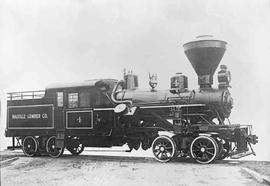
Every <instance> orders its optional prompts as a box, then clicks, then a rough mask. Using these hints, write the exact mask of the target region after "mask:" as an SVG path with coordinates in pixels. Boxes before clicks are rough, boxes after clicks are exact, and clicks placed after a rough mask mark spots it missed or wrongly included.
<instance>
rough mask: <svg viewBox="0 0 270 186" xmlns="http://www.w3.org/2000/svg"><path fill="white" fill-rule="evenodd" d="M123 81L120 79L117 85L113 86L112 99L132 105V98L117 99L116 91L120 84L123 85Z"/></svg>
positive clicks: (118, 102)
mask: <svg viewBox="0 0 270 186" xmlns="http://www.w3.org/2000/svg"><path fill="white" fill-rule="evenodd" d="M123 83H124V81H123V80H120V81H118V82H117V83H116V85H115V86H114V88H113V91H112V94H111V100H112V101H113V102H114V103H115V104H122V103H124V104H129V106H130V105H132V101H131V100H117V99H116V98H115V93H116V91H117V89H118V87H119V86H120V85H123Z"/></svg>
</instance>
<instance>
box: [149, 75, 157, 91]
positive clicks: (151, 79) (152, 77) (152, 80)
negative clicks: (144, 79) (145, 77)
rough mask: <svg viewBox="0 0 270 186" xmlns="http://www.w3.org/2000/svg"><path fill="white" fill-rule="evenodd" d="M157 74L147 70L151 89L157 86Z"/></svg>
mask: <svg viewBox="0 0 270 186" xmlns="http://www.w3.org/2000/svg"><path fill="white" fill-rule="evenodd" d="M157 84H158V82H157V74H152V75H151V74H150V72H149V85H150V87H151V88H152V89H151V91H156V90H155V88H156V86H157Z"/></svg>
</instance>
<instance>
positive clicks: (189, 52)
mask: <svg viewBox="0 0 270 186" xmlns="http://www.w3.org/2000/svg"><path fill="white" fill-rule="evenodd" d="M226 44H227V43H226V42H225V41H221V40H215V39H213V38H212V36H208V35H207V36H198V37H197V38H196V40H195V41H191V42H188V43H186V44H184V45H183V47H184V50H185V54H186V56H187V58H188V59H189V61H190V63H191V65H192V66H193V68H194V70H195V71H196V73H197V75H198V83H199V85H200V88H211V85H212V84H213V75H214V73H215V71H216V69H217V67H218V65H219V63H220V61H221V59H222V57H223V55H224V53H225V50H226Z"/></svg>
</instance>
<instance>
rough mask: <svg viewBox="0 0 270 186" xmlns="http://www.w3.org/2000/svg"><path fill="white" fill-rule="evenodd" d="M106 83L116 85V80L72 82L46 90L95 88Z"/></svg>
mask: <svg viewBox="0 0 270 186" xmlns="http://www.w3.org/2000/svg"><path fill="white" fill-rule="evenodd" d="M100 81H103V82H106V83H115V82H117V80H116V79H91V80H85V81H81V82H72V83H53V84H50V85H48V86H47V87H46V89H60V88H76V87H92V86H95V85H96V83H97V82H100Z"/></svg>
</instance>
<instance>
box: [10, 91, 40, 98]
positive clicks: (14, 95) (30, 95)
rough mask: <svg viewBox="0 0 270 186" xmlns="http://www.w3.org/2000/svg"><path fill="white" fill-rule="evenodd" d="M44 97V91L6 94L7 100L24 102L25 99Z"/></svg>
mask: <svg viewBox="0 0 270 186" xmlns="http://www.w3.org/2000/svg"><path fill="white" fill-rule="evenodd" d="M44 95H45V90H36V91H23V92H9V93H7V100H9V101H12V100H26V99H41V98H43V97H44Z"/></svg>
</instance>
